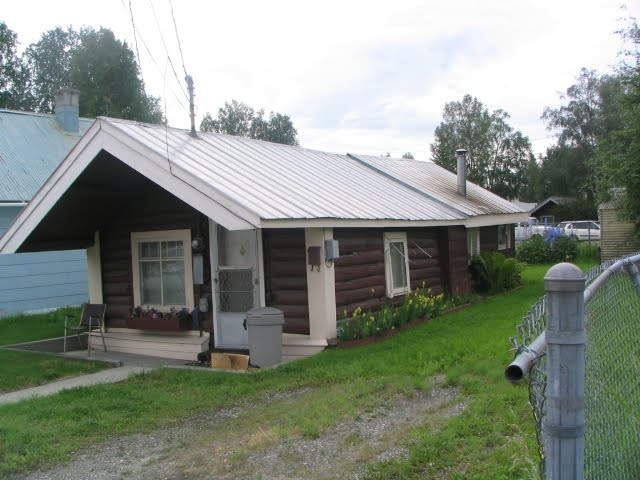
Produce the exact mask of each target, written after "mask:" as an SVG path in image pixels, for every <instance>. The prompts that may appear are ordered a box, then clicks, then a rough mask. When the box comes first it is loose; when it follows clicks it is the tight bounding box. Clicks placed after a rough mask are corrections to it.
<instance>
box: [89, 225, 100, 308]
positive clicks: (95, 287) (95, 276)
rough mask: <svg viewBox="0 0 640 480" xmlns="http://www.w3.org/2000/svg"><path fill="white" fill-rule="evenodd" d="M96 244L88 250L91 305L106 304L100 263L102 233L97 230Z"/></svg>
mask: <svg viewBox="0 0 640 480" xmlns="http://www.w3.org/2000/svg"><path fill="white" fill-rule="evenodd" d="M93 238H94V243H93V245H92V246H91V247H89V248H87V274H88V278H87V280H88V282H89V303H104V302H103V297H102V265H101V263H100V232H99V231H97V230H96V232H95V234H94V236H93Z"/></svg>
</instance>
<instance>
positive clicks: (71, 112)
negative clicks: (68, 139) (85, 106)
mask: <svg viewBox="0 0 640 480" xmlns="http://www.w3.org/2000/svg"><path fill="white" fill-rule="evenodd" d="M54 95H55V113H56V118H57V119H58V122H60V125H62V128H63V129H64V131H65V132H70V133H78V132H79V131H80V91H79V90H75V89H73V88H61V89H60V90H58V91H56V92H55V94H54Z"/></svg>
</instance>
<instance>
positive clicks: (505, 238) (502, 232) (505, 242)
mask: <svg viewBox="0 0 640 480" xmlns="http://www.w3.org/2000/svg"><path fill="white" fill-rule="evenodd" d="M508 246H509V228H508V226H507V225H498V250H506V249H507V247H508Z"/></svg>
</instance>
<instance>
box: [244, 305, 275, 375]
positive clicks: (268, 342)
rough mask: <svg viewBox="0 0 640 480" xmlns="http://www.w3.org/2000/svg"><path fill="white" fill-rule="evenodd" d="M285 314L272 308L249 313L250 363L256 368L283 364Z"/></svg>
mask: <svg viewBox="0 0 640 480" xmlns="http://www.w3.org/2000/svg"><path fill="white" fill-rule="evenodd" d="M283 324H284V313H283V312H282V310H278V309H277V308H272V307H259V308H253V309H251V310H249V311H248V312H247V330H248V332H247V334H248V336H249V359H250V360H249V361H250V362H251V365H253V366H255V367H270V366H271V365H277V364H278V363H280V362H282V325H283Z"/></svg>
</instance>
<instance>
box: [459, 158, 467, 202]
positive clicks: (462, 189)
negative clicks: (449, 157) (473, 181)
mask: <svg viewBox="0 0 640 480" xmlns="http://www.w3.org/2000/svg"><path fill="white" fill-rule="evenodd" d="M456 157H457V158H458V193H459V194H460V195H462V196H463V197H466V196H467V151H466V150H465V149H464V148H459V149H458V150H456Z"/></svg>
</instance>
